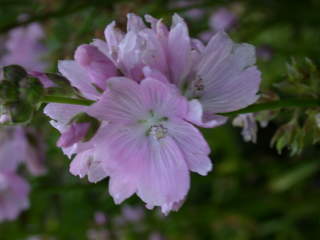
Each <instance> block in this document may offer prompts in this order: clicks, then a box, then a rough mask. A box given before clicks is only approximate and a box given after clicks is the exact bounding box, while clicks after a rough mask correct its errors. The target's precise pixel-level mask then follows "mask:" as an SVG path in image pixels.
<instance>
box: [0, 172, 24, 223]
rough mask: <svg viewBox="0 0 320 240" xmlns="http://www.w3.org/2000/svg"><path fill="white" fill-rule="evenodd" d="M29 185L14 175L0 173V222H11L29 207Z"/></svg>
mask: <svg viewBox="0 0 320 240" xmlns="http://www.w3.org/2000/svg"><path fill="white" fill-rule="evenodd" d="M28 194H29V185H28V184H27V183H26V182H25V180H23V179H22V178H21V177H19V176H17V175H15V174H14V173H4V172H0V222H1V221H4V220H13V219H15V218H17V217H18V215H19V214H20V213H21V211H23V210H25V209H27V208H28V207H29V200H28Z"/></svg>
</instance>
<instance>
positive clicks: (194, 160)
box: [166, 120, 212, 175]
mask: <svg viewBox="0 0 320 240" xmlns="http://www.w3.org/2000/svg"><path fill="white" fill-rule="evenodd" d="M166 127H167V128H168V132H169V134H170V136H171V137H172V138H173V139H174V141H175V142H176V143H177V145H178V147H179V149H180V151H181V153H182V155H183V157H184V159H185V160H186V162H187V165H188V168H189V169H190V170H191V171H193V172H197V173H199V174H201V175H207V173H208V172H209V171H211V170H212V163H211V160H210V158H209V157H208V156H209V154H210V148H209V146H208V144H207V142H206V140H205V139H204V138H203V136H202V134H201V133H200V131H199V130H198V129H196V128H195V127H194V126H192V125H191V124H189V123H187V122H185V121H181V120H179V121H176V122H170V123H168V124H167V125H166Z"/></svg>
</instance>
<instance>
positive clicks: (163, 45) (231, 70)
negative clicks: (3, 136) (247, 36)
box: [45, 14, 260, 213]
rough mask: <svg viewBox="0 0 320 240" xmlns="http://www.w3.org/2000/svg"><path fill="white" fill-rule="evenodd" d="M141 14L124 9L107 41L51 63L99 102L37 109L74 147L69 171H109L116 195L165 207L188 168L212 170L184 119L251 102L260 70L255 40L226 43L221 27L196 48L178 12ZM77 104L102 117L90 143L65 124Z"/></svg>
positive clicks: (208, 117) (215, 120) (181, 190)
mask: <svg viewBox="0 0 320 240" xmlns="http://www.w3.org/2000/svg"><path fill="white" fill-rule="evenodd" d="M145 19H146V21H147V22H148V23H150V25H151V27H148V26H147V25H146V24H145V23H144V22H143V20H142V19H141V18H140V17H138V16H136V15H134V14H129V15H128V25H127V33H123V32H121V31H120V30H119V29H117V28H116V26H115V22H112V23H111V24H109V25H108V26H107V28H106V30H105V36H106V41H102V40H95V41H94V42H93V43H92V45H93V46H95V47H92V45H90V46H87V45H85V46H81V47H80V48H79V49H78V50H77V53H76V57H75V58H76V61H61V62H60V63H59V71H60V72H61V73H62V74H63V75H64V76H65V77H66V78H68V79H69V80H70V82H71V84H72V85H73V86H74V87H76V88H77V89H78V90H79V91H80V93H81V94H82V95H83V97H86V98H88V99H91V100H95V101H97V103H95V104H94V105H92V106H89V107H84V106H70V105H64V104H48V106H47V107H46V108H45V113H46V114H47V115H49V116H50V117H51V118H52V119H54V120H53V121H52V122H51V123H52V125H53V126H55V127H56V128H57V129H58V130H59V131H61V132H62V133H65V135H64V136H62V138H65V139H68V138H69V137H70V139H72V140H73V141H70V143H72V145H71V146H69V144H67V145H64V146H65V147H66V146H68V147H67V148H64V149H63V150H64V152H65V153H66V154H68V155H69V156H71V155H72V154H74V153H76V154H77V155H76V157H75V158H74V160H73V161H72V163H71V166H70V171H71V173H72V174H74V175H78V176H80V177H84V176H86V175H88V178H89V181H90V182H97V181H100V180H101V179H103V178H105V177H107V176H109V177H110V182H109V192H110V194H111V195H112V196H113V198H114V200H115V202H116V203H120V202H122V201H124V200H125V199H127V198H128V197H130V196H131V195H133V194H137V195H138V196H139V197H140V198H141V199H142V200H143V201H144V202H145V203H146V204H147V207H148V208H153V207H155V206H160V207H161V209H162V211H163V212H164V213H168V212H169V211H171V210H177V209H178V208H179V207H180V206H181V205H182V203H183V201H184V199H185V196H186V194H187V192H188V189H189V181H190V176H189V175H190V171H194V172H197V173H199V174H201V175H206V174H207V173H208V172H209V171H210V170H211V169H212V163H211V161H210V159H209V158H208V155H209V153H210V149H209V146H208V145H207V143H206V141H205V140H204V139H203V137H202V135H201V134H200V132H199V131H198V130H197V129H196V128H195V127H194V126H193V125H192V124H195V125H198V126H201V127H215V126H218V125H221V124H223V123H225V122H226V118H225V117H223V116H220V115H219V113H224V112H230V111H234V110H238V109H241V108H244V107H246V106H248V105H250V104H252V103H254V102H255V101H256V100H257V98H258V96H257V92H258V89H259V84H260V72H259V70H258V69H257V68H256V66H255V50H254V47H253V46H251V45H249V44H237V43H234V42H233V41H232V40H231V39H230V38H229V37H228V36H227V34H225V33H224V32H218V33H217V34H216V35H215V36H214V37H213V38H212V39H211V40H210V41H209V43H208V44H207V46H204V45H203V44H202V43H201V42H200V41H199V40H197V39H192V38H191V37H190V36H189V32H188V27H187V25H186V23H185V22H184V20H183V19H182V18H181V17H179V16H178V15H174V16H173V21H172V26H171V28H170V29H168V28H167V27H166V26H165V25H164V24H163V23H162V21H161V20H157V19H155V18H153V17H151V16H146V17H145ZM115 68H116V69H118V70H119V72H117V73H116V71H115ZM106 73H108V74H106ZM109 73H110V74H109ZM115 74H117V75H118V74H119V75H122V77H112V76H113V75H115ZM106 76H108V77H106ZM115 76H116V75H115ZM98 79H99V81H98ZM100 80H101V81H100ZM97 83H99V84H101V86H103V88H101V87H99V88H100V89H98V88H97ZM101 90H104V92H103V93H101ZM81 112H86V113H88V114H90V115H92V116H93V117H95V118H97V119H99V120H100V121H101V127H100V128H99V130H98V132H97V133H96V135H95V136H94V137H93V138H92V139H91V140H90V141H88V142H81V141H78V140H80V139H81V138H82V137H74V136H78V135H77V134H75V133H76V132H77V130H79V129H73V130H72V129H71V128H72V127H71V128H70V120H71V119H72V118H73V117H74V116H75V115H77V114H78V113H81ZM80 136H82V134H80Z"/></svg>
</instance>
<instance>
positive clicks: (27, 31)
mask: <svg viewBox="0 0 320 240" xmlns="http://www.w3.org/2000/svg"><path fill="white" fill-rule="evenodd" d="M43 37H44V33H43V30H42V28H41V26H40V25H39V24H37V23H33V24H30V25H28V26H25V27H19V28H15V29H13V30H11V31H10V32H9V36H8V39H7V40H6V43H5V47H6V51H7V52H6V54H5V55H4V56H3V57H2V59H1V61H0V65H3V66H5V65H11V64H17V65H21V66H23V67H25V68H26V69H27V70H28V71H39V72H42V71H44V70H45V68H46V67H47V63H46V61H44V60H43V59H42V57H43V55H44V53H45V52H46V48H45V47H44V45H43V44H42V43H41V40H42V39H43Z"/></svg>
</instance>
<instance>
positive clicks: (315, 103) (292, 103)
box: [42, 96, 320, 117]
mask: <svg viewBox="0 0 320 240" xmlns="http://www.w3.org/2000/svg"><path fill="white" fill-rule="evenodd" d="M42 102H44V103H50V102H53V103H62V104H74V105H83V106H90V105H91V104H93V103H94V101H92V100H88V99H76V98H67V97H60V96H44V97H43V98H42ZM303 107H305V108H310V107H320V99H297V98H293V99H282V100H278V101H272V102H267V103H257V104H253V105H250V106H248V107H246V108H243V109H240V110H237V111H233V112H228V113H220V115H224V116H228V117H232V116H235V115H237V114H243V113H254V112H260V111H265V110H274V109H279V108H303Z"/></svg>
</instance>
